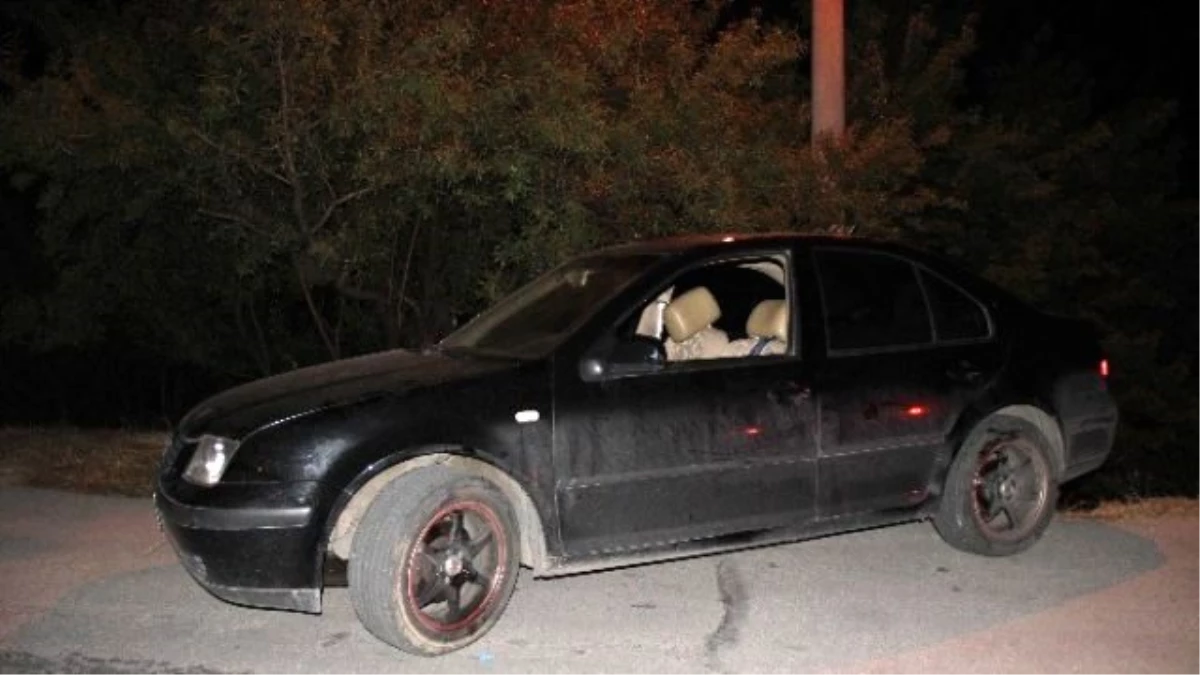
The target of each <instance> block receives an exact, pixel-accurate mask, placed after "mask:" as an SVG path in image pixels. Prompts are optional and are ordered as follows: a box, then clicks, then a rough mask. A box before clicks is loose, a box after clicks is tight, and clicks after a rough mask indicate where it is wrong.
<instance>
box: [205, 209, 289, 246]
mask: <svg viewBox="0 0 1200 675" xmlns="http://www.w3.org/2000/svg"><path fill="white" fill-rule="evenodd" d="M196 213H199V214H200V215H202V216H208V217H209V218H216V219H217V220H224V221H228V222H231V223H237V224H238V225H241V226H242V227H244V228H246V229H247V230H250V231H251V232H253V233H255V234H257V235H259V236H260V237H265V238H268V239H269V238H270V237H271V234H270V233H269V232H267V230H266V228H264V227H262V226H260V225H256V224H255V223H253V222H251V221H250V220H249V219H248V218H245V217H243V216H239V215H238V214H236V213H226V212H224V211H213V210H212V209H205V208H199V209H196Z"/></svg>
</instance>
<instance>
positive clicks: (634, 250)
mask: <svg viewBox="0 0 1200 675" xmlns="http://www.w3.org/2000/svg"><path fill="white" fill-rule="evenodd" d="M797 243H806V244H809V245H838V246H852V247H859V246H862V247H865V248H871V249H875V250H884V251H886V250H892V251H895V252H897V253H901V252H902V253H913V252H915V251H914V249H911V248H909V247H907V246H904V245H902V244H898V243H895V242H892V241H889V240H885V239H869V238H866V237H854V236H839V235H830V234H802V233H799V232H754V233H747V232H741V233H739V232H716V233H706V234H683V235H675V236H669V237H659V238H654V239H645V240H640V241H632V242H628V243H625V244H617V245H615V246H608V247H606V248H602V249H600V250H598V251H595V253H598V254H626V255H636V254H639V253H646V254H658V255H663V254H667V255H671V254H692V253H719V252H721V251H737V250H741V249H753V248H759V247H769V246H787V245H792V244H797Z"/></svg>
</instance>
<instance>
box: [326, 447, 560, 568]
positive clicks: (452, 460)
mask: <svg viewBox="0 0 1200 675" xmlns="http://www.w3.org/2000/svg"><path fill="white" fill-rule="evenodd" d="M462 453H463V450H462V448H459V447H456V446H436V447H426V448H421V449H418V450H416V451H410V452H405V453H402V455H403V456H405V457H407V459H400V460H399V461H396V462H395V463H392V464H390V465H389V466H386V468H382V469H381V470H377V472H376V473H375V474H374V475H372V476H370V477H369V478H367V479H366V480H365V481H363V482H362V483H361V484H360V485H359V486H358V487H357V488H356V489H354V491H353V493H352V494H351V496H350V498H349V499H348V500H347V501H346V502H345V504H344V505H343V506H342V507H341V508H340V509H337V510H336V511H335V512H334V515H333V516H332V517H331V518H330V522H331V523H332V526H331V527H328V528H327V529H328V532H327V534H326V536H325V537H324V543H325V545H326V550H327V552H329V553H332V554H333V555H335V556H337V557H339V558H341V559H343V560H348V559H349V558H350V551H351V550H352V546H353V543H354V533H355V532H356V531H357V529H358V524H359V522H360V521H361V520H362V517H363V515H364V514H366V512H367V508H368V507H369V506H370V505H371V502H373V501H374V500H375V497H376V496H378V495H379V493H380V491H382V490H383V488H384V487H385V486H387V485H388V484H389V483H391V482H392V481H394V480H396V479H397V478H399V477H400V476H403V475H406V474H408V473H411V472H413V471H419V470H421V469H423V468H426V467H430V466H444V467H447V468H452V469H456V470H459V471H462V472H463V473H465V474H468V475H473V476H478V477H480V478H484V479H486V480H488V481H489V482H491V483H492V484H494V485H495V486H496V487H497V488H499V490H500V491H501V493H503V494H504V496H505V498H507V499H508V500H509V503H510V504H512V506H513V511H514V512H515V513H516V516H517V529H518V532H519V535H520V539H521V564H523V565H526V566H528V567H530V568H532V569H533V570H534V573H535V574H540V573H542V572H543V571H545V570H546V569H548V568H549V566H550V565H549V562H550V561H549V557H548V555H547V552H546V535H545V527H544V524H543V523H542V518H541V515H540V514H539V513H538V510H537V506H536V505H535V504H534V502H533V499H532V498H531V497H530V496H529V492H528V491H527V490H526V489H525V488H524V486H522V485H521V484H520V483H519V482H518V481H517V480H516V479H515V478H513V477H512V476H511V475H510V474H509V473H508V472H506V471H504V470H503V469H501V468H499V467H496V466H495V465H493V464H490V463H488V462H486V461H484V460H482V459H480V458H478V457H471V456H468V455H465V454H462Z"/></svg>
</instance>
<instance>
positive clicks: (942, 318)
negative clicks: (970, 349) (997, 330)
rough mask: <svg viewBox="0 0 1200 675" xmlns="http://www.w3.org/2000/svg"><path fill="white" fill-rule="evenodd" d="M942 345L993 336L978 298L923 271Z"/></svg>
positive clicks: (922, 280) (938, 336) (934, 321)
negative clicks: (943, 343)
mask: <svg viewBox="0 0 1200 675" xmlns="http://www.w3.org/2000/svg"><path fill="white" fill-rule="evenodd" d="M921 283H922V284H923V285H924V286H925V293H926V295H927V296H928V297H929V305H930V309H931V310H932V312H933V323H934V326H935V328H936V330H937V338H938V341H939V342H950V341H956V340H980V339H985V338H988V337H991V334H992V326H991V322H990V321H988V316H987V312H986V311H984V309H983V306H982V305H981V304H980V303H979V301H977V300H976V299H975V298H973V297H971V296H970V295H967V293H966V292H965V291H963V290H961V289H959V288H958V287H957V286H955V285H953V284H951V283H950V282H948V281H946V280H945V279H942V278H941V277H939V276H938V275H936V274H930V273H929V272H926V271H924V270H923V271H922V272H921Z"/></svg>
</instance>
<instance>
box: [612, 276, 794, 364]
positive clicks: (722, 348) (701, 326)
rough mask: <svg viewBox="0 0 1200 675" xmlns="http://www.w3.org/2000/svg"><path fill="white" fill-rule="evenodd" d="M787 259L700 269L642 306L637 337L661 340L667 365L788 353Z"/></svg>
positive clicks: (677, 280)
mask: <svg viewBox="0 0 1200 675" xmlns="http://www.w3.org/2000/svg"><path fill="white" fill-rule="evenodd" d="M786 279H787V276H786V261H785V260H783V259H776V258H765V259H757V260H753V261H745V260H741V261H734V262H722V263H714V264H709V265H704V266H701V267H699V268H696V269H693V270H690V271H688V272H685V273H684V274H683V275H681V276H679V277H677V278H676V279H675V280H674V281H673V282H672V283H671V284H670V285H669V286H667V287H666V288H665V289H663V290H662V291H661V292H660V293H658V294H657V295H656V296H655V298H654V300H653V301H651V302H650V303H648V304H647V305H646V306H645V307H644V308H642V310H641V312H640V314H639V318H638V322H637V327H636V334H638V335H641V336H645V337H650V338H653V339H655V340H659V341H661V342H662V344H663V347H664V348H665V350H666V354H667V361H668V363H672V362H681V361H693V360H699V359H729V358H749V357H761V356H771V355H778V354H783V353H785V352H787V350H788V337H789V336H788V333H789V328H790V325H791V324H790V316H789V312H788V301H787V284H786V283H785V280H786Z"/></svg>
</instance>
